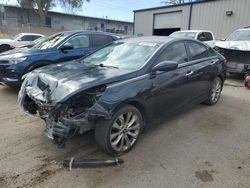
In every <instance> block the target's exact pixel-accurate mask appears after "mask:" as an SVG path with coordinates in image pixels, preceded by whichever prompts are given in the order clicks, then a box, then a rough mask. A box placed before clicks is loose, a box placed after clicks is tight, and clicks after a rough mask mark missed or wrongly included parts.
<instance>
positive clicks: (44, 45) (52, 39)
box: [32, 33, 66, 49]
mask: <svg viewBox="0 0 250 188" xmlns="http://www.w3.org/2000/svg"><path fill="white" fill-rule="evenodd" d="M65 36H66V34H65V33H57V34H55V35H51V36H49V37H47V38H45V39H44V40H42V41H40V42H38V43H37V44H35V45H34V46H33V47H32V48H36V49H48V48H53V47H55V46H56V45H57V44H59V43H60V42H61V41H62V40H63V39H64V38H65Z"/></svg>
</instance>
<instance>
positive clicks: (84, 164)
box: [63, 158, 124, 170]
mask: <svg viewBox="0 0 250 188" xmlns="http://www.w3.org/2000/svg"><path fill="white" fill-rule="evenodd" d="M123 163H124V160H123V159H120V158H114V159H106V160H97V159H85V160H74V158H71V159H70V160H64V162H63V166H64V167H67V168H69V170H71V169H72V168H103V167H111V166H119V165H121V164H123Z"/></svg>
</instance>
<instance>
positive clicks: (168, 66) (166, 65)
mask: <svg viewBox="0 0 250 188" xmlns="http://www.w3.org/2000/svg"><path fill="white" fill-rule="evenodd" d="M177 67H178V63H176V62H174V61H162V62H160V63H158V64H157V65H155V66H154V67H153V69H152V72H157V71H164V72H168V71H172V70H176V69H177Z"/></svg>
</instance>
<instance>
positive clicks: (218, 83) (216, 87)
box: [204, 77, 222, 106]
mask: <svg viewBox="0 0 250 188" xmlns="http://www.w3.org/2000/svg"><path fill="white" fill-rule="evenodd" d="M221 91H222V80H221V78H219V77H217V78H215V80H214V81H213V85H212V88H211V89H210V91H209V94H208V99H207V100H206V101H205V102H204V103H205V104H206V105H210V106H212V105H215V104H216V103H217V102H218V101H219V99H220V95H221Z"/></svg>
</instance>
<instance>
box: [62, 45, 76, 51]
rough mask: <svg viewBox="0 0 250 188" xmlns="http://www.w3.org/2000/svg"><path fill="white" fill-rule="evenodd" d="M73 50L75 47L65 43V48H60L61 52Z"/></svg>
mask: <svg viewBox="0 0 250 188" xmlns="http://www.w3.org/2000/svg"><path fill="white" fill-rule="evenodd" d="M72 49H74V47H73V45H72V44H70V43H65V44H64V45H63V46H61V47H60V50H61V51H62V52H64V51H67V50H72Z"/></svg>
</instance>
